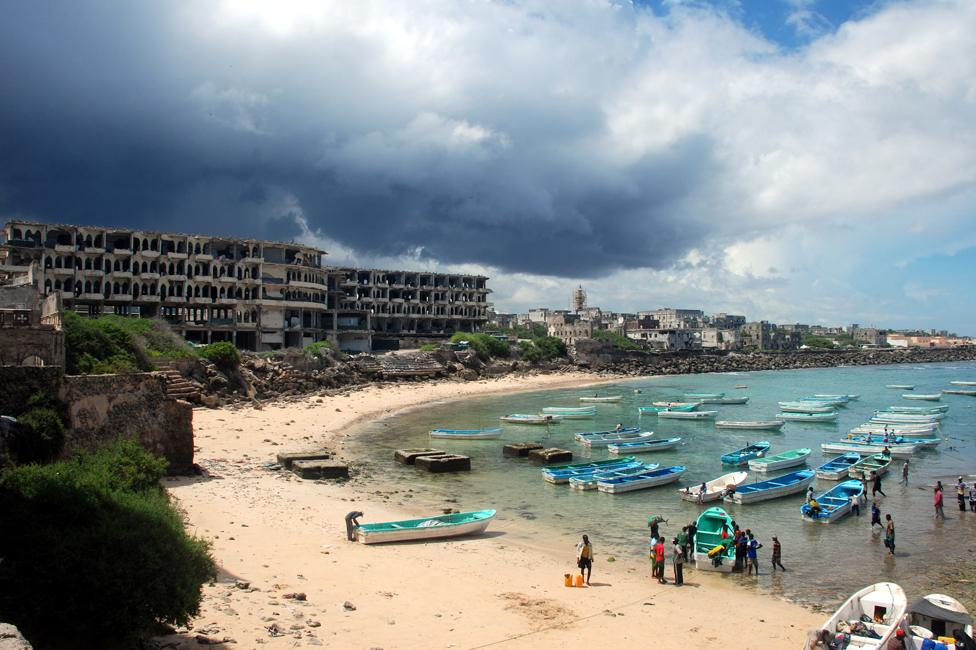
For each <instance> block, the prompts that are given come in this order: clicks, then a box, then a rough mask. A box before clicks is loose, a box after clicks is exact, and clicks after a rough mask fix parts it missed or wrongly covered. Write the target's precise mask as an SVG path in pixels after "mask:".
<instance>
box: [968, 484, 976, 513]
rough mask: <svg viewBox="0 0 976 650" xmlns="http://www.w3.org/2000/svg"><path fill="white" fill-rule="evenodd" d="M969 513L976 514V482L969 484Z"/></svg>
mask: <svg viewBox="0 0 976 650" xmlns="http://www.w3.org/2000/svg"><path fill="white" fill-rule="evenodd" d="M969 511H970V512H976V481H973V482H972V483H970V484H969Z"/></svg>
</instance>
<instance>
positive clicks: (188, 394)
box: [157, 361, 200, 403]
mask: <svg viewBox="0 0 976 650" xmlns="http://www.w3.org/2000/svg"><path fill="white" fill-rule="evenodd" d="M157 368H158V369H159V372H162V373H163V374H164V375H165V376H166V394H167V395H169V396H170V397H172V398H173V399H181V400H184V401H186V402H194V403H200V390H199V389H198V388H197V387H196V386H194V385H193V384H192V383H190V382H189V381H187V380H186V379H185V378H184V377H183V375H181V374H180V371H179V370H177V369H175V368H173V367H172V366H171V365H170V364H169V363H168V362H165V361H163V362H160V363H159V364H157Z"/></svg>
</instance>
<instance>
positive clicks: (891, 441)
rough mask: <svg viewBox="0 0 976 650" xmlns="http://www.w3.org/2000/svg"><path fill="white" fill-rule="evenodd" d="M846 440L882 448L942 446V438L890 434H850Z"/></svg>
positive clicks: (930, 447)
mask: <svg viewBox="0 0 976 650" xmlns="http://www.w3.org/2000/svg"><path fill="white" fill-rule="evenodd" d="M847 439H848V440H850V441H852V442H861V443H868V444H872V445H878V446H880V447H882V448H884V447H905V446H910V445H915V446H916V447H918V448H920V449H932V448H934V447H938V446H939V445H941V444H942V438H939V437H937V436H926V437H905V436H896V435H892V434H890V433H889V434H888V435H883V434H880V433H866V434H862V435H859V436H856V435H854V434H851V435H849V436H847Z"/></svg>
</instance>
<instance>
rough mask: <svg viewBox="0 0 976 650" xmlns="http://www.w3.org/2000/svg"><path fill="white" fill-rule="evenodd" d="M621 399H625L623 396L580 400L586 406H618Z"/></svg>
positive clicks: (583, 398) (582, 398)
mask: <svg viewBox="0 0 976 650" xmlns="http://www.w3.org/2000/svg"><path fill="white" fill-rule="evenodd" d="M621 399H623V395H609V396H607V397H581V398H579V401H580V402H583V403H584V404H585V403H593V404H616V403H617V402H619V401H620V400H621Z"/></svg>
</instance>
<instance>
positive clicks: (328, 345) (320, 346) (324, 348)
mask: <svg viewBox="0 0 976 650" xmlns="http://www.w3.org/2000/svg"><path fill="white" fill-rule="evenodd" d="M332 350H335V347H334V346H333V345H332V342H331V341H317V342H316V343H312V344H311V345H306V346H305V351H306V352H308V353H309V354H311V355H312V356H313V357H317V358H320V359H321V358H322V357H324V356H329V355H328V353H329V352H330V351H332Z"/></svg>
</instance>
